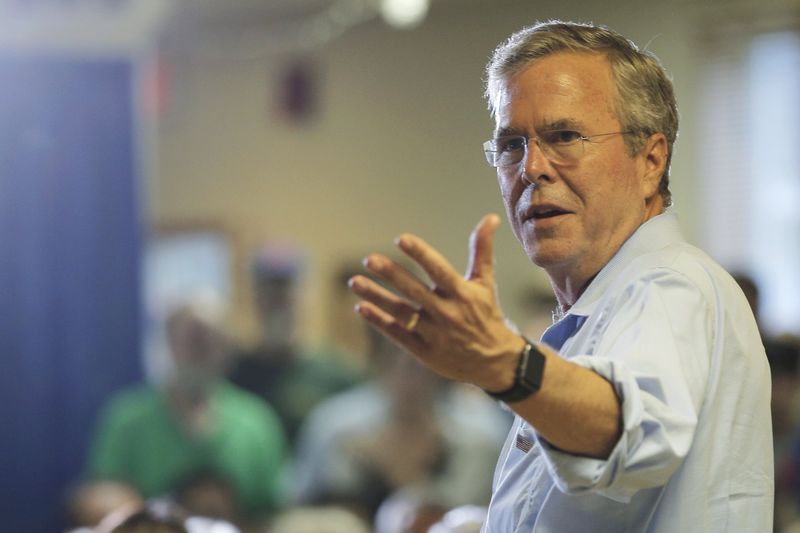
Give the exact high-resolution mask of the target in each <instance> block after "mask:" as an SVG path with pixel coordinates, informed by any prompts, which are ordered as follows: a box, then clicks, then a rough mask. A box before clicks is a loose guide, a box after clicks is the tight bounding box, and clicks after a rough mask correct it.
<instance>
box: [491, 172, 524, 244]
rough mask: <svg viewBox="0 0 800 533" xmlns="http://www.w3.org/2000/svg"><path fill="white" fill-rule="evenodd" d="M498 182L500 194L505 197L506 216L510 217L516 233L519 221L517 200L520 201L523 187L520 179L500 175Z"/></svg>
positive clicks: (509, 219)
mask: <svg viewBox="0 0 800 533" xmlns="http://www.w3.org/2000/svg"><path fill="white" fill-rule="evenodd" d="M497 184H498V185H499V187H500V195H501V196H502V197H503V205H504V206H505V208H506V216H507V217H508V221H509V223H510V224H511V227H512V228H513V230H514V233H516V232H517V223H516V216H515V215H514V213H515V207H516V205H517V202H518V201H519V197H520V195H521V194H522V188H521V187H519V186H518V184H519V180H517V179H514V178H503V177H501V176H498V177H497Z"/></svg>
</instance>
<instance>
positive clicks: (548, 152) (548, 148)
mask: <svg viewBox="0 0 800 533" xmlns="http://www.w3.org/2000/svg"><path fill="white" fill-rule="evenodd" d="M560 133H575V134H577V138H576V139H575V140H574V141H570V142H569V143H568V144H566V145H567V146H574V145H575V144H576V143H577V142H578V141H580V143H581V148H583V147H584V143H585V142H586V141H589V142H591V140H592V139H593V138H595V137H607V136H609V135H633V134H636V132H635V131H612V132H609V133H595V134H593V135H583V134H581V132H579V131H577V130H569V129H554V130H547V131H545V132H544V134H546V135H554V134H555V135H558V134H560ZM502 139H506V140H508V139H522V141H523V143H524V147H523V149H522V155H521V157H520V158H519V160H518V161H515V162H513V163H508V164H505V165H499V164H496V163H495V162H494V161H495V155H496V154H499V153H501V152H500V151H499V150H496V149H493V147H494V146H496V143H497V142H498V141H500V140H502ZM530 141H531V137H526V136H525V135H502V136H500V137H495V138H492V139H489V140H488V141H486V142H484V143H483V153H484V155H485V156H486V161H487V162H488V163H489V165H490V166H492V167H494V168H508V167H513V166H516V165H519V164H520V163H521V162H522V161H524V160H525V159H526V156H527V153H528V144H529V143H530ZM533 141H534V142H535V143H536V145H537V146H538V147H539V150H541V151H542V154H543V155H544V156H545V157H546V158H547V160H548V161H550V162H551V163H554V164H557V165H565V164H570V163H575V162H576V161H577V160H578V159H580V157H578V158H575V159H574V160H569V161H564V160H558V159H554V157H553V154H552V151H553V150H554V148H553V146H554V145H555V143H553V142H549V143H548V142H546V141H544V140H543V139H542V137H541V135H536V136H534V137H533ZM493 143H494V144H493ZM581 155H583V154H581Z"/></svg>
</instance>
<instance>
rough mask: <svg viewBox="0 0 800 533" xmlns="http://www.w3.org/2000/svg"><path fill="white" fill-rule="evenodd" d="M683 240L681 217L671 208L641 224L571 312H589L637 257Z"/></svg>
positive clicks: (581, 313) (578, 313) (584, 314)
mask: <svg viewBox="0 0 800 533" xmlns="http://www.w3.org/2000/svg"><path fill="white" fill-rule="evenodd" d="M682 240H683V235H682V234H681V230H680V226H679V224H678V217H677V215H676V214H675V213H674V212H672V211H667V212H664V213H662V214H660V215H657V216H655V217H653V218H651V219H650V220H648V221H647V222H645V223H644V224H642V225H641V226H639V227H638V228H637V229H636V231H634V232H633V234H632V235H631V236H630V237H628V240H627V241H625V242H624V243H623V245H622V246H621V247H620V249H619V250H617V253H616V254H614V256H613V257H612V258H611V260H610V261H609V262H608V263H606V266H604V267H603V268H602V269H601V270H600V272H598V274H597V276H595V278H594V279H593V280H592V282H591V283H590V284H589V286H588V287H586V290H585V291H583V294H581V296H580V297H579V298H578V301H577V302H575V305H573V306H572V307H571V308H570V310H569V314H573V315H583V316H587V315H589V314H591V312H592V311H593V309H594V306H595V304H596V303H597V302H598V301H599V300H600V297H601V296H602V295H603V294H604V293H605V291H606V289H607V288H608V286H609V285H610V284H611V282H612V281H613V280H614V279H615V278H616V277H617V275H618V274H619V273H620V272H621V271H622V269H624V268H625V267H626V266H628V264H629V263H630V262H631V261H632V260H633V259H634V258H636V257H639V256H640V255H644V254H646V253H648V252H653V251H655V250H660V249H661V248H664V247H666V246H668V245H670V244H672V243H675V242H679V241H682Z"/></svg>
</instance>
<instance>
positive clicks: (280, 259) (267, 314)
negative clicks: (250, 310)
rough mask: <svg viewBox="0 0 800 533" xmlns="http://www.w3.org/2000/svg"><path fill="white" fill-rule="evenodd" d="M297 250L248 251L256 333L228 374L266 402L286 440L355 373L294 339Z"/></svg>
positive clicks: (277, 246) (298, 279)
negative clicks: (304, 346)
mask: <svg viewBox="0 0 800 533" xmlns="http://www.w3.org/2000/svg"><path fill="white" fill-rule="evenodd" d="M302 270H303V258H302V253H301V252H300V251H299V250H298V249H296V248H295V247H293V246H291V245H281V244H274V243H272V244H268V245H265V246H264V247H262V248H260V249H259V250H258V251H257V252H256V253H255V254H254V256H253V262H252V276H253V277H252V283H253V291H254V292H253V296H254V299H255V306H256V312H257V315H258V321H259V327H260V333H261V335H260V337H261V338H260V339H259V341H258V343H257V345H256V346H254V347H251V348H247V349H244V350H241V351H240V352H239V353H238V354H237V356H236V357H234V359H233V361H232V364H231V367H230V370H229V373H228V378H229V379H230V381H231V382H232V383H234V384H236V385H238V386H239V387H241V388H243V389H245V390H248V391H250V392H252V393H254V394H257V395H258V396H260V397H261V398H263V399H264V401H266V402H267V403H268V404H269V405H271V406H272V407H273V408H274V409H275V412H276V413H277V415H278V417H279V418H280V420H281V423H282V424H283V428H284V431H285V432H286V435H287V438H288V440H289V443H290V444H291V445H294V443H295V437H296V434H297V430H298V428H299V427H300V424H301V423H302V421H303V419H305V417H306V416H307V415H308V413H309V412H310V411H311V409H312V408H313V407H314V406H315V405H317V404H318V403H319V402H321V401H322V400H324V399H325V398H327V397H329V396H331V395H332V394H334V393H337V392H340V391H342V390H345V389H347V388H348V387H350V386H352V385H353V384H354V383H355V382H356V380H357V379H358V376H357V373H356V372H355V371H354V370H353V369H351V368H349V367H348V365H346V364H344V361H341V360H339V359H337V358H336V357H335V356H334V354H330V353H326V352H322V353H319V352H314V353H309V352H307V351H305V350H304V349H303V348H302V347H301V346H300V345H299V343H298V331H297V321H298V320H297V319H298V313H299V305H298V304H299V295H300V288H301V287H300V284H301V281H302Z"/></svg>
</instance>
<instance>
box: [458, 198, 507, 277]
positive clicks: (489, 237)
mask: <svg viewBox="0 0 800 533" xmlns="http://www.w3.org/2000/svg"><path fill="white" fill-rule="evenodd" d="M498 226H500V217H498V216H497V215H496V214H494V213H490V214H488V215H486V216H484V217H483V218H482V219H481V221H480V222H478V225H477V226H475V229H474V230H472V234H471V235H470V237H469V266H468V267H467V274H466V276H464V277H465V278H466V279H468V280H474V279H493V278H494V234H495V232H496V231H497V228H498Z"/></svg>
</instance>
